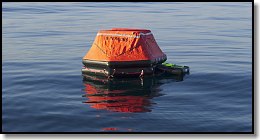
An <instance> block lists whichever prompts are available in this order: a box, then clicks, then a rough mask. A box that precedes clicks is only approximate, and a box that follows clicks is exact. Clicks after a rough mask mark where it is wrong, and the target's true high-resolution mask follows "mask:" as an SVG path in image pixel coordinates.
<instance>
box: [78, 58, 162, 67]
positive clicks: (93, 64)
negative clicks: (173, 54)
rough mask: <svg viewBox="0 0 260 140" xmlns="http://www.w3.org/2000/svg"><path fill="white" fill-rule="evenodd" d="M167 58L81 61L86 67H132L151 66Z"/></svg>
mask: <svg viewBox="0 0 260 140" xmlns="http://www.w3.org/2000/svg"><path fill="white" fill-rule="evenodd" d="M166 60H167V58H166V57H165V58H163V59H160V60H156V61H155V60H139V61H94V60H88V59H83V60H82V63H83V64H84V65H85V66H88V67H101V68H106V67H109V68H132V67H151V66H153V65H156V64H160V63H163V62H165V61H166Z"/></svg>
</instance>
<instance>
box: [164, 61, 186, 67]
mask: <svg viewBox="0 0 260 140" xmlns="http://www.w3.org/2000/svg"><path fill="white" fill-rule="evenodd" d="M162 65H164V66H166V67H171V68H173V67H174V68H184V66H179V65H176V64H171V63H165V62H164V63H162Z"/></svg>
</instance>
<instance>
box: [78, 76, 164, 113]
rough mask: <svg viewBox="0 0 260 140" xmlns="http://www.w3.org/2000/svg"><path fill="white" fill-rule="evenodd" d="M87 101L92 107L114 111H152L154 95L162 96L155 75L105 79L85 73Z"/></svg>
mask: <svg viewBox="0 0 260 140" xmlns="http://www.w3.org/2000/svg"><path fill="white" fill-rule="evenodd" d="M83 82H84V85H85V95H84V97H86V99H87V100H86V101H85V102H84V103H86V104H89V105H90V107H91V108H95V109H99V110H109V111H113V112H151V105H153V104H155V103H153V102H152V101H151V99H152V98H153V97H157V96H161V95H162V94H160V88H159V87H160V85H161V84H160V82H158V79H154V77H150V78H144V79H139V78H127V79H103V78H98V77H96V76H88V75H84V80H83Z"/></svg>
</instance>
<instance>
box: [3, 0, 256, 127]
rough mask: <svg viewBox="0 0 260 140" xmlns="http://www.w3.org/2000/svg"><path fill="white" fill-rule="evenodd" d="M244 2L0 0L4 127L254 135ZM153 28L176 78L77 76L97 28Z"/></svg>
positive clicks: (249, 23) (247, 10)
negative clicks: (180, 73)
mask: <svg viewBox="0 0 260 140" xmlns="http://www.w3.org/2000/svg"><path fill="white" fill-rule="evenodd" d="M251 12H252V5H251V3H246V2H243V3H239V2H237V3H228V2H225V3H213V2H210V3H188V2H185V3H180V2H178V3H173V2H172V3H150V2H149V3H60V2H59V3H12V2H10V3H3V9H2V20H3V22H2V30H3V31H2V39H3V42H2V45H3V47H2V51H3V52H2V58H3V59H2V121H3V122H2V129H3V131H4V132H251V131H252V94H253V93H252V13H251ZM113 27H128V28H145V29H150V30H151V31H152V33H153V35H154V37H155V39H156V41H157V43H158V45H159V46H160V48H161V50H162V51H163V52H164V53H165V54H166V55H167V58H168V59H167V62H170V63H176V64H179V65H187V66H189V67H190V75H186V76H185V77H184V78H183V79H180V78H179V77H173V76H157V77H147V78H144V79H140V78H127V79H126V78H124V79H114V80H107V79H95V78H84V77H82V75H81V68H82V66H83V64H82V57H83V56H84V55H85V53H86V52H87V51H88V50H89V48H90V47H91V45H92V43H93V41H94V39H95V36H96V33H97V32H98V30H100V29H110V28H113Z"/></svg>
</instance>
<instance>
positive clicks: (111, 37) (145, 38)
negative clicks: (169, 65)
mask: <svg viewBox="0 0 260 140" xmlns="http://www.w3.org/2000/svg"><path fill="white" fill-rule="evenodd" d="M165 58H166V55H165V54H164V53H163V52H162V51H161V49H160V48H159V46H158V44H157V43H156V41H155V39H154V37H153V34H152V33H151V31H150V30H146V29H129V28H112V29H111V30H100V31H99V32H98V33H97V36H96V38H95V41H94V42H93V44H92V47H91V48H90V50H89V51H88V52H87V53H86V55H85V56H84V57H83V59H86V60H95V61H138V60H162V59H165Z"/></svg>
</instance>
